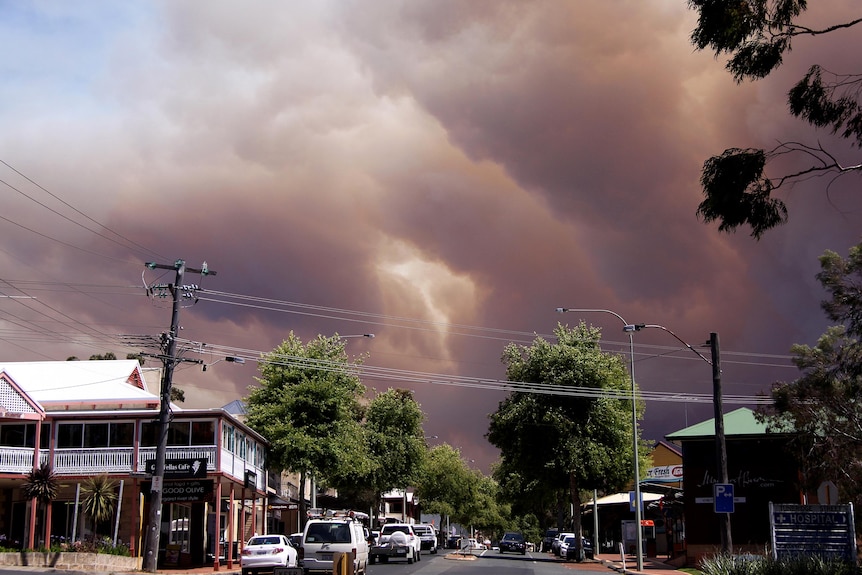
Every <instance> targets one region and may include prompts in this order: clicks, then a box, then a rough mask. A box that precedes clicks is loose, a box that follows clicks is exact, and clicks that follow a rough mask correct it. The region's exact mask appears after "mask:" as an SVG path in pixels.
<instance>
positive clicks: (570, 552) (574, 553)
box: [560, 537, 595, 561]
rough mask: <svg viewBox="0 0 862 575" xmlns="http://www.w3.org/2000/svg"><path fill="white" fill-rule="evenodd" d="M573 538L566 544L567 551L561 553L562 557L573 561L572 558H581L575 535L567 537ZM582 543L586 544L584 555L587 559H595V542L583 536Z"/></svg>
mask: <svg viewBox="0 0 862 575" xmlns="http://www.w3.org/2000/svg"><path fill="white" fill-rule="evenodd" d="M566 539H571V542H570V543H569V544H568V545H566V552H565V553H564V554H561V555H560V557H563V558H564V559H566V561H571V560H572V559H579V557H578V550H577V548H575V541H576V540H577V539H576V538H575V537H571V538H568V537H567V538H566ZM581 544H582V545H583V546H584V557H586V558H587V559H593V558H594V557H595V555H594V554H593V543H592V541H590V540H589V539H587V538H586V537H582V538H581Z"/></svg>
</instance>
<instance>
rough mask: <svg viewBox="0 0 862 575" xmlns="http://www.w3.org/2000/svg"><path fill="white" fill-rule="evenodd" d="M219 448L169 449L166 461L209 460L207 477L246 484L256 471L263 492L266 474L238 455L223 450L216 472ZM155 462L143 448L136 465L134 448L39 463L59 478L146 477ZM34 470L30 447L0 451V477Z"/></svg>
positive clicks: (72, 453)
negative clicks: (247, 474)
mask: <svg viewBox="0 0 862 575" xmlns="http://www.w3.org/2000/svg"><path fill="white" fill-rule="evenodd" d="M217 449H218V447H216V446H214V445H213V446H209V445H205V446H194V447H168V448H167V452H166V453H165V457H166V458H167V459H198V458H206V460H207V473H213V472H216V471H221V472H222V473H225V474H226V475H228V476H231V477H233V478H235V479H237V480H239V481H244V479H245V471H246V469H248V470H251V471H254V472H255V474H256V476H257V488H258V489H263V485H264V482H265V478H266V475H265V471H264V470H263V469H261V468H259V467H255V466H254V465H252V464H250V463H249V462H247V461H244V460H242V459H241V458H239V457H238V456H236V455H235V454H233V453H231V452H229V451H226V450H222V451H221V456H222V465H221V469H217V468H216V453H217V451H216V450H217ZM155 458H156V448H155V447H143V448H140V449H139V450H138V458H137V461H135V457H134V450H133V449H132V448H131V447H115V448H110V447H109V448H89V449H55V450H54V460H53V461H52V462H49V461H48V451H47V450H42V451H41V452H40V453H39V460H40V463H51V466H52V467H53V469H54V473H56V474H57V475H98V474H102V473H132V472H137V473H143V472H146V470H147V461H148V460H151V459H155ZM31 469H33V449H31V448H27V447H0V473H20V474H22V475H26V474H27V473H29V472H30V470H31Z"/></svg>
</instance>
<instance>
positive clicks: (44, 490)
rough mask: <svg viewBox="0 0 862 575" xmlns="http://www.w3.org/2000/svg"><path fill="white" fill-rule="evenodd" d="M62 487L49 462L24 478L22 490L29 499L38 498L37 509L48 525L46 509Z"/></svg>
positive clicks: (31, 471) (43, 522)
mask: <svg viewBox="0 0 862 575" xmlns="http://www.w3.org/2000/svg"><path fill="white" fill-rule="evenodd" d="M60 487H61V485H60V484H59V483H58V482H57V476H56V475H55V474H54V470H53V469H52V468H51V465H50V464H48V463H43V464H42V465H40V466H39V467H34V468H33V469H31V470H30V473H28V474H27V478H26V479H25V480H24V485H22V486H21V490H22V491H23V492H24V495H25V496H26V497H27V498H28V499H35V500H36V505H37V506H38V507H37V509H40V510H41V511H42V519H43V521H42V524H43V525H47V524H46V523H45V521H44V516H45V509H46V508H47V506H48V504H49V503H51V501H53V500H54V499H56V498H57V495H58V494H59V493H60ZM45 539H46V540H47V534H45Z"/></svg>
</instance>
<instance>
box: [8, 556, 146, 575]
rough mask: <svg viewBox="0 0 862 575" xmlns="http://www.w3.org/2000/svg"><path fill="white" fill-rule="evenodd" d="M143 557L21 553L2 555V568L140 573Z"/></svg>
mask: <svg viewBox="0 0 862 575" xmlns="http://www.w3.org/2000/svg"><path fill="white" fill-rule="evenodd" d="M142 561H143V558H142V557H124V556H122V555H109V554H107V553H80V552H70V551H19V552H17V553H10V552H7V553H0V568H2V567H22V566H25V567H51V568H54V569H66V570H72V571H106V572H112V571H113V572H130V571H140V570H141V566H142Z"/></svg>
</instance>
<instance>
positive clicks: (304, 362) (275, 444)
mask: <svg viewBox="0 0 862 575" xmlns="http://www.w3.org/2000/svg"><path fill="white" fill-rule="evenodd" d="M359 362H360V360H358V359H354V360H353V364H357V363H359ZM258 365H259V370H260V377H257V378H256V380H257V381H258V383H259V385H257V386H251V388H250V392H249V395H248V397H247V398H246V404H247V409H248V414H247V422H248V424H249V426H250V427H251V428H252V429H254V430H255V431H257V432H259V433H260V434H261V435H263V436H264V437H266V438H267V440H268V441H269V442H270V455H269V461H270V464H271V465H272V467H274V468H276V469H281V470H288V471H293V472H298V473H299V474H300V483H301V485H300V489H301V490H302V491H303V492H304V489H305V481H306V478H307V477H308V475H309V474H311V476H312V477H313V478H315V479H316V480H318V481H321V482H324V483H325V482H327V481H333V482H335V481H337V480H338V478H342V477H345V476H347V475H349V473H348V472H347V471H346V470H347V469H350V470H352V472H356V473H358V474H360V475H361V474H364V473H367V472H368V470H369V469H370V467H371V462H370V460H369V458H368V457H367V451H366V449H365V440H364V435H363V430H362V427H361V421H362V417H363V408H362V405H361V403H360V399H361V397H362V395H363V394H364V392H365V387H364V386H363V385H362V383H361V382H360V380H359V377H358V376H357V375H356V373H355V371H354V370H353V369H352V368H351V361H350V359H349V358H348V355H347V353H346V351H345V343H344V340H342V339H341V338H340V337H339V336H338V335H335V336H332V337H325V336H318V337H317V338H315V339H312V340H311V341H309V342H308V343H307V344H305V343H303V342H302V340H300V338H298V337H297V336H296V335H295V334H294V333H293V332H291V333H290V334H289V336H288V338H287V339H286V340H285V341H284V342H282V343H281V345H279V346H278V347H276V348H275V349H274V350H273V351H272V352H270V353H268V354H265V355H264V356H263V357H262V358H261V360H260V361H259V362H258ZM305 512H306V509H305V502H304V499H302V498H301V499H300V517H302V518H304V517H305Z"/></svg>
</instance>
